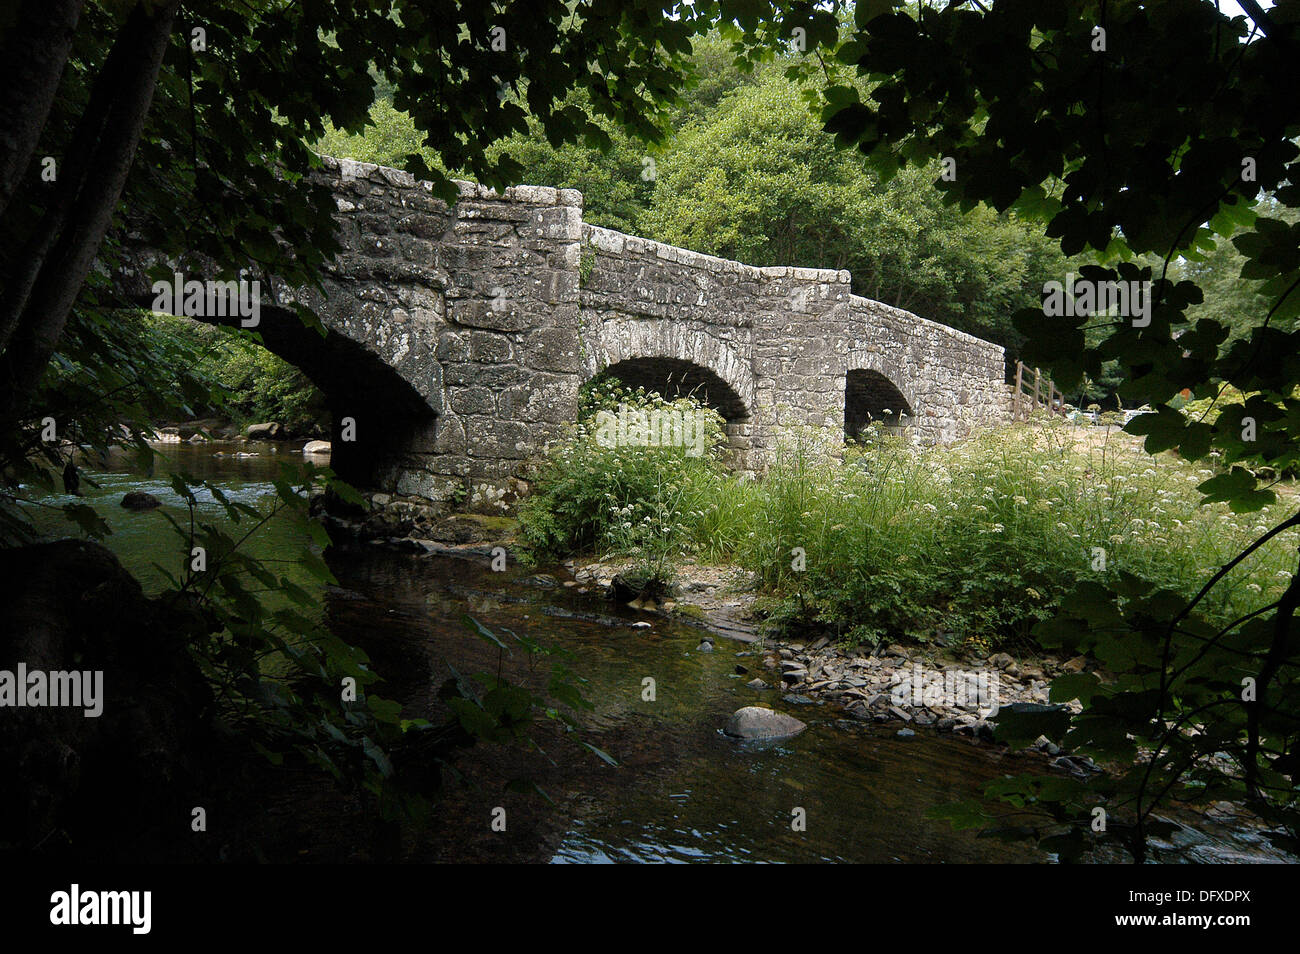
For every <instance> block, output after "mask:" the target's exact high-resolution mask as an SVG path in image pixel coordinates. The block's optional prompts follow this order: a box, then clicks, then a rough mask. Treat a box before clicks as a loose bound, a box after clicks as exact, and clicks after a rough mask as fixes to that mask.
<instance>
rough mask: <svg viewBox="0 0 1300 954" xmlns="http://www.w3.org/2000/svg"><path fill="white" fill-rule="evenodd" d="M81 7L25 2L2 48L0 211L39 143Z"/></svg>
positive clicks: (49, 0) (48, 0)
mask: <svg viewBox="0 0 1300 954" xmlns="http://www.w3.org/2000/svg"><path fill="white" fill-rule="evenodd" d="M81 6H82V0H27V2H25V3H24V4H23V5H22V8H21V9H20V10H19V11H18V18H17V21H16V22H15V23H14V26H13V27H12V29H11V30H10V31H9V36H8V37H7V38H6V42H5V44H4V46H3V47H2V48H0V215H2V214H3V213H4V210H5V209H6V208H8V206H9V200H10V199H12V198H13V196H14V192H15V191H17V189H18V183H19V182H21V181H22V177H23V174H24V173H25V172H26V171H27V167H28V166H29V165H30V164H31V161H32V154H33V153H34V152H35V151H36V146H37V143H39V142H40V138H41V130H42V129H44V128H45V121H46V119H47V118H48V117H49V114H50V106H51V105H52V104H53V103H54V94H55V93H56V92H58V89H59V79H60V77H62V76H63V68H64V66H65V65H66V64H67V62H68V53H69V52H70V51H71V49H72V38H73V36H74V35H75V33H76V30H77V20H78V19H79V18H80V16H81Z"/></svg>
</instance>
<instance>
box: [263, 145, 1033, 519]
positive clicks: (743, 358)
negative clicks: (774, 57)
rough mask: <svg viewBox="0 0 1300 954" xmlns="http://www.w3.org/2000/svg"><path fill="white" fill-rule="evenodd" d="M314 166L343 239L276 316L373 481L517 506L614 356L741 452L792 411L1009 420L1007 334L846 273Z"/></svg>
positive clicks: (269, 326)
mask: <svg viewBox="0 0 1300 954" xmlns="http://www.w3.org/2000/svg"><path fill="white" fill-rule="evenodd" d="M320 175H322V176H323V177H324V178H325V179H326V181H327V182H328V184H329V185H330V186H331V188H332V190H333V192H334V202H335V206H336V210H335V213H336V220H337V222H338V227H339V237H340V241H341V243H342V245H343V249H344V251H343V252H342V254H341V255H340V256H339V257H338V258H337V260H336V261H335V262H334V264H333V265H332V267H331V268H330V269H329V270H328V272H327V274H326V275H325V276H324V281H323V283H322V287H321V288H320V289H315V288H311V289H289V288H286V287H284V286H283V284H282V283H277V282H273V283H272V284H273V290H274V294H273V296H272V297H273V299H274V300H273V301H272V302H270V303H269V307H264V308H263V312H264V315H266V316H267V317H266V320H265V322H264V327H263V328H262V329H260V330H261V331H262V332H263V336H264V339H265V341H266V343H267V346H268V347H270V348H272V350H276V351H277V352H278V353H280V354H281V355H282V356H283V357H285V358H286V359H287V360H289V361H290V362H292V363H295V364H298V365H299V366H300V367H303V369H304V370H305V371H306V372H307V373H308V375H309V376H311V377H312V378H313V380H314V381H315V383H316V384H317V385H318V386H319V387H320V388H321V389H322V390H323V391H324V392H325V394H326V396H327V398H328V400H329V403H330V407H331V412H332V413H333V415H334V417H335V434H334V448H335V451H334V467H335V470H337V471H339V472H340V473H341V474H343V475H344V476H346V477H348V478H349V479H351V480H353V481H355V482H357V483H360V484H362V485H366V486H370V487H373V488H376V489H380V490H386V491H389V492H394V493H399V494H412V495H416V496H421V497H426V498H430V499H445V498H448V497H451V496H457V497H462V496H464V495H467V496H468V501H467V502H468V503H469V504H470V505H471V506H474V507H478V508H487V509H491V508H492V507H494V506H497V505H501V504H505V503H508V502H509V501H510V500H511V499H512V498H513V497H514V495H515V494H516V493H517V492H519V491H521V490H522V489H524V486H525V485H524V483H523V480H525V479H526V478H527V476H528V474H529V465H530V463H531V462H533V461H535V460H536V459H537V458H538V456H539V455H541V454H542V453H544V452H545V449H546V447H547V444H548V443H549V442H551V441H553V440H555V439H557V438H559V437H560V436H561V435H562V434H563V432H564V429H565V427H566V425H568V424H570V423H572V422H573V421H574V420H575V418H576V415H577V403H578V395H579V389H580V388H581V386H582V385H583V383H584V382H586V381H588V380H590V379H591V378H592V377H594V376H595V375H597V374H600V373H602V372H604V371H609V372H612V373H615V374H617V375H618V376H620V377H622V378H624V379H625V380H628V381H631V382H633V383H642V384H645V385H646V386H647V387H655V388H656V389H658V390H661V391H668V392H669V393H670V394H671V393H674V392H676V393H693V394H695V395H697V396H698V397H700V398H701V399H703V400H705V401H706V402H707V403H709V404H711V405H712V406H714V407H715V408H717V409H718V411H719V412H720V413H721V414H722V415H723V417H724V419H725V420H726V421H727V431H728V441H729V453H730V456H731V460H732V463H733V464H735V466H737V467H738V468H741V469H744V470H761V469H762V468H763V467H764V465H765V464H766V463H767V462H769V461H770V460H771V458H772V455H773V452H774V450H775V447H776V443H777V441H778V439H779V436H780V434H781V433H782V431H783V430H784V429H785V428H788V427H791V426H797V425H813V426H818V427H829V428H835V429H837V430H838V429H843V428H845V427H846V425H847V427H848V429H849V430H850V431H854V430H856V429H857V428H858V427H860V426H863V425H865V424H866V423H870V422H872V421H878V422H881V423H883V424H885V425H887V426H891V427H898V428H902V429H904V430H905V431H906V432H908V433H910V434H912V435H914V436H915V437H916V439H917V440H918V441H920V442H923V443H943V442H949V441H952V440H956V439H958V438H960V437H962V436H963V435H965V434H967V433H969V431H970V430H971V429H972V428H974V427H977V426H980V425H985V424H990V423H995V422H997V421H1001V420H1005V419H1007V417H1008V404H1007V399H1006V394H1007V389H1006V386H1005V384H1004V383H1003V382H1004V368H1003V351H1002V349H1001V348H1000V347H998V346H996V345H993V344H991V343H989V342H986V341H982V340H980V339H978V338H974V337H972V336H970V335H966V334H963V333H961V332H958V331H955V330H953V329H951V328H948V327H946V326H943V325H940V324H937V323H935V322H932V321H927V320H925V319H923V318H920V317H918V316H916V315H912V314H910V313H908V312H905V311H902V310H900V309H897V308H892V307H890V306H887V305H884V304H881V303H879V302H874V301H870V300H868V299H865V298H860V297H857V296H855V295H853V294H852V292H851V289H850V276H849V273H848V272H846V271H828V270H820V269H806V268H793V267H784V266H781V267H767V268H759V267H755V266H752V265H745V264H742V263H739V262H733V261H728V260H726V259H722V258H717V257H715V256H711V255H703V254H700V253H698V252H692V251H689V250H687V249H681V248H676V247H673V246H670V245H664V244H662V243H659V242H653V241H649V240H646V239H641V238H637V237H635V236H629V235H624V234H621V233H619V232H614V231H611V230H609V229H603V228H598V227H595V226H591V225H587V224H585V223H584V222H583V221H582V196H581V195H580V194H579V193H578V192H576V191H574V190H567V189H553V188H547V187H535V186H518V187H514V188H511V189H507V190H506V191H505V192H504V193H501V194H498V193H496V192H493V191H491V190H488V189H485V188H483V187H481V186H476V185H473V184H471V183H459V184H458V185H459V189H460V196H459V199H458V201H457V202H456V203H454V204H453V205H451V206H449V205H448V204H447V203H445V202H443V201H442V200H441V199H439V198H436V197H435V196H434V195H433V194H432V190H431V186H430V185H429V184H428V183H422V182H418V181H416V180H415V179H414V178H412V177H411V176H410V175H408V174H406V173H404V172H400V171H397V170H394V169H387V168H383V167H379V166H375V165H372V164H368V163H358V162H352V161H348V160H334V159H330V158H325V159H324V169H323V171H322V172H321V173H320ZM264 298H265V295H264ZM295 299H296V300H298V301H301V302H302V303H304V304H307V305H309V306H310V307H311V308H312V309H313V310H314V311H316V313H317V314H319V315H320V316H321V319H322V321H323V323H324V325H325V327H326V328H327V329H328V330H329V334H328V335H327V336H326V338H325V339H324V341H323V343H322V342H321V341H319V340H317V339H315V338H312V337H311V335H315V332H311V333H310V334H309V335H308V336H304V335H303V334H302V327H301V323H300V322H299V321H298V319H297V317H296V316H295V315H294V314H293V313H292V311H290V310H288V309H287V308H284V306H286V305H288V304H290V303H292V301H294V300H295ZM317 337H318V336H317ZM344 418H351V419H352V421H353V422H354V427H355V433H356V440H355V441H352V442H348V441H344V440H343V439H342V433H341V422H342V421H343V419H344Z"/></svg>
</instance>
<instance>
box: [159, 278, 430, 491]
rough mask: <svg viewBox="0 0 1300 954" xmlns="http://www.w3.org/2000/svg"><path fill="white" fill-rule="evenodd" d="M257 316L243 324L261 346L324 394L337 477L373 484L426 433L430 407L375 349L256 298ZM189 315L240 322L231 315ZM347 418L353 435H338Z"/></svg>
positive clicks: (361, 484) (229, 324)
mask: <svg viewBox="0 0 1300 954" xmlns="http://www.w3.org/2000/svg"><path fill="white" fill-rule="evenodd" d="M144 307H146V308H147V307H148V304H144ZM259 318H260V320H259V322H258V325H257V327H256V328H253V329H249V330H251V331H252V332H254V334H255V335H256V336H257V337H258V338H260V343H261V345H262V346H263V347H265V348H266V349H267V350H268V351H270V352H271V353H272V354H274V355H276V356H277V357H279V358H281V359H283V360H284V361H285V362H287V363H288V364H291V365H293V366H294V367H296V368H298V369H299V370H300V371H302V373H303V374H305V375H306V376H307V378H308V380H310V381H311V383H312V384H314V385H315V386H316V387H317V389H319V390H320V392H321V394H322V395H324V398H325V404H326V407H327V408H328V409H329V413H330V443H331V452H330V469H331V470H333V471H334V473H336V474H337V475H338V476H339V477H341V478H342V479H343V480H345V481H347V482H348V483H350V484H353V485H354V486H356V487H361V488H373V487H379V486H380V485H381V483H383V481H384V480H385V477H386V475H387V474H388V473H389V472H390V471H391V469H392V468H393V467H395V466H398V465H399V464H400V462H401V459H402V457H403V456H404V454H405V453H406V452H407V451H408V450H409V449H410V448H411V446H412V445H413V443H415V442H416V441H418V440H420V439H421V438H424V437H426V436H428V435H431V434H432V429H433V427H434V424H435V422H436V419H437V417H438V413H437V409H436V408H434V407H432V406H431V405H430V404H429V402H428V400H426V398H425V397H423V396H422V395H421V394H420V393H419V392H418V391H417V390H416V388H415V386H414V385H413V384H412V383H411V382H410V381H408V380H407V379H406V378H405V377H403V375H402V374H401V373H400V372H398V371H397V370H396V369H395V368H393V367H392V366H391V365H389V364H388V363H387V362H386V361H385V360H384V359H383V358H382V357H381V356H380V355H379V354H377V353H375V352H374V351H372V350H370V349H369V348H367V347H365V346H364V345H362V344H361V343H360V342H357V341H354V340H353V339H351V338H349V337H347V336H346V335H343V334H340V333H339V332H337V331H333V330H329V329H327V330H326V331H325V333H324V334H322V333H321V332H320V331H319V330H317V329H315V328H312V327H309V326H307V325H305V324H304V323H303V321H302V319H301V318H300V317H299V316H298V315H297V314H296V313H295V312H293V311H291V310H290V309H287V308H283V307H280V306H277V305H268V304H266V303H263V304H262V306H261V308H260V315H259ZM195 320H198V321H202V322H204V323H205V324H210V325H218V326H222V327H227V328H238V327H239V326H240V324H239V323H240V319H239V318H238V317H198V318H196V319H195ZM349 418H350V419H351V420H352V421H353V422H354V426H353V428H352V429H351V430H352V437H353V439H352V440H343V436H344V435H343V429H344V421H345V420H346V419H349Z"/></svg>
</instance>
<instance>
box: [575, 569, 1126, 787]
mask: <svg viewBox="0 0 1300 954" xmlns="http://www.w3.org/2000/svg"><path fill="white" fill-rule="evenodd" d="M633 565H634V564H633V561H631V560H626V559H623V560H620V559H606V560H569V561H566V563H565V564H564V566H565V568H566V569H567V570H569V571H570V572H571V573H572V575H573V581H572V583H571V584H570V583H567V582H566V583H565V585H566V586H568V585H572V586H574V587H575V588H577V589H578V590H579V591H580V592H591V591H595V592H598V593H601V594H603V595H605V596H612V595H613V594H614V593H615V592H616V591H617V589H618V580H619V579H620V578H621V577H622V575H623V574H625V573H627V572H628V571H629V570H631V569H632V568H633ZM674 570H675V574H676V585H675V587H674V589H673V595H672V597H671V598H668V599H664V600H661V601H653V600H651V601H648V602H647V601H645V600H640V599H634V600H631V601H628V602H627V605H628V606H629V607H630V608H632V609H635V610H638V611H641V612H644V613H646V614H649V615H667V616H673V617H677V618H679V619H681V618H684V619H687V620H690V621H692V622H695V623H697V624H699V625H700V626H702V627H704V628H706V629H707V630H709V631H711V632H714V633H716V634H717V635H719V636H721V637H725V638H727V639H732V640H737V641H739V642H741V643H753V644H755V645H756V647H757V648H758V649H759V650H760V651H761V652H762V655H763V660H762V672H756V673H755V674H754V678H753V679H752V680H751V681H750V683H749V685H750V687H751V688H754V689H763V690H770V691H771V693H772V697H773V699H781V700H782V701H783V702H785V703H787V704H789V705H795V706H803V705H811V704H816V703H824V704H830V705H833V706H836V707H837V708H839V709H841V710H843V712H844V714H845V715H847V716H849V717H852V718H854V719H858V720H861V721H864V722H877V723H897V724H898V725H899V726H900V727H902V728H906V729H913V730H914V729H916V728H921V727H933V728H934V729H935V730H937V731H939V732H953V733H956V734H959V735H968V736H971V737H974V738H979V739H984V740H987V741H992V738H993V726H994V724H995V723H996V721H997V720H996V716H997V711H998V710H999V709H1001V708H1005V707H1014V706H1026V705H1027V706H1043V705H1049V704H1051V701H1050V698H1049V691H1048V684H1049V683H1050V682H1051V680H1052V679H1054V678H1056V677H1057V676H1059V675H1064V674H1066V673H1079V672H1086V671H1091V670H1094V669H1095V666H1093V665H1092V664H1091V663H1090V662H1089V661H1088V660H1087V659H1085V658H1084V657H1076V658H1072V659H1060V658H1058V657H1055V656H1052V655H1039V656H1033V657H1028V656H1027V657H1024V658H1021V659H1016V658H1014V657H1012V656H1011V655H1010V654H1009V653H1005V652H1001V653H994V654H992V655H987V654H981V653H979V652H978V651H975V652H970V653H956V652H952V651H950V650H945V649H943V648H941V647H936V646H930V645H926V644H915V645H911V646H904V645H902V644H900V643H897V642H894V643H890V644H888V645H881V646H877V647H874V648H869V647H863V646H849V645H844V644H841V643H837V642H835V641H833V640H831V639H830V638H829V637H826V636H821V637H818V638H816V639H813V640H799V639H797V638H796V639H779V638H776V637H774V636H771V635H767V634H764V632H763V621H762V619H761V618H760V616H759V615H758V613H757V611H756V604H757V602H758V592H757V578H756V576H755V575H754V574H753V573H749V572H747V571H745V570H742V569H740V568H738V567H729V566H710V565H706V564H700V563H697V562H695V561H691V560H687V561H684V562H682V563H680V564H677V565H676V566H675V567H674ZM1098 676H1099V678H1101V679H1103V680H1104V679H1107V678H1109V677H1108V676H1106V674H1104V673H1098ZM1066 708H1069V709H1070V710H1071V711H1073V712H1078V711H1079V709H1080V706H1079V703H1078V702H1077V701H1072V702H1071V703H1070V704H1067V706H1066ZM1035 747H1036V748H1039V749H1040V750H1042V751H1043V752H1045V753H1046V754H1048V755H1050V756H1053V757H1058V758H1059V759H1060V761H1061V763H1062V764H1061V765H1060V766H1059V767H1060V768H1063V769H1065V770H1067V771H1070V772H1071V773H1074V774H1078V773H1079V772H1080V771H1085V772H1086V771H1091V770H1095V766H1093V765H1092V763H1091V762H1090V761H1089V760H1087V759H1081V758H1076V757H1071V756H1062V755H1061V752H1060V749H1059V747H1058V746H1056V745H1055V744H1053V743H1051V742H1049V741H1048V740H1047V739H1039V740H1038V741H1037V743H1036V746H1035Z"/></svg>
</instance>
